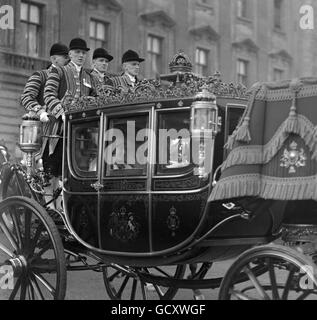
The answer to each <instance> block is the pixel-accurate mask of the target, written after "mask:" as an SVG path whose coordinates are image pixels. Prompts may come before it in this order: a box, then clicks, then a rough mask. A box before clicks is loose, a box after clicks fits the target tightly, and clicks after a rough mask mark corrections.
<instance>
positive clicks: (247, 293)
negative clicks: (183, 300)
mask: <svg viewBox="0 0 317 320" xmlns="http://www.w3.org/2000/svg"><path fill="white" fill-rule="evenodd" d="M256 266H263V268H264V269H265V272H261V273H260V274H256V273H254V272H253V271H252V269H254V268H255V267H256ZM262 270H263V269H262ZM316 272H317V268H316V266H315V265H314V263H313V262H312V260H310V259H309V258H308V257H307V256H304V255H303V254H301V253H299V252H298V251H296V250H294V249H291V248H288V247H283V246H277V245H268V246H261V247H255V248H253V249H250V250H248V251H246V252H245V253H243V254H242V255H241V256H240V257H239V258H238V259H237V260H236V261H235V262H234V263H233V264H232V266H231V267H230V268H229V270H228V271H227V273H226V275H225V277H224V279H223V281H222V283H221V287H220V291H219V299H220V300H304V299H316V298H317V286H316V284H317V281H316V278H315V276H316V274H317V273H316ZM242 275H243V276H244V277H246V281H244V282H241V281H239V278H240V279H241V276H242Z"/></svg>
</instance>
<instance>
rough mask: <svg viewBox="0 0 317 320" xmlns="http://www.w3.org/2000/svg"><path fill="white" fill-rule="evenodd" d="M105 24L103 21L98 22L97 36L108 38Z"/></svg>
mask: <svg viewBox="0 0 317 320" xmlns="http://www.w3.org/2000/svg"><path fill="white" fill-rule="evenodd" d="M105 29H106V28H105V25H104V24H103V23H98V24H97V38H98V39H101V40H104V39H106V30H105Z"/></svg>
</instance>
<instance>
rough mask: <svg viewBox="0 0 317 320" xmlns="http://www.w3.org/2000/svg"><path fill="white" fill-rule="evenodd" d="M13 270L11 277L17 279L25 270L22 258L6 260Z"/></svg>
mask: <svg viewBox="0 0 317 320" xmlns="http://www.w3.org/2000/svg"><path fill="white" fill-rule="evenodd" d="M8 262H9V264H10V265H11V267H12V269H13V276H14V277H18V276H20V275H21V274H22V273H23V272H25V271H26V270H27V261H26V259H25V257H24V256H17V257H15V258H12V259H9V260H8Z"/></svg>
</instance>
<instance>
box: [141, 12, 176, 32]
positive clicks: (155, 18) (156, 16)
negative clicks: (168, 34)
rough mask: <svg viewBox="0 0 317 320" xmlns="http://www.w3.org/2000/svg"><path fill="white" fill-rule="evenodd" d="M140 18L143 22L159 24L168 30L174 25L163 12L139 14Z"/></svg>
mask: <svg viewBox="0 0 317 320" xmlns="http://www.w3.org/2000/svg"><path fill="white" fill-rule="evenodd" d="M140 17H141V18H142V19H143V20H144V21H149V22H159V23H161V24H162V25H163V26H166V27H168V28H172V27H174V26H175V24H176V22H175V21H174V20H173V19H172V18H171V17H170V16H169V15H168V14H167V13H166V12H165V11H164V10H156V11H150V12H144V13H141V14H140Z"/></svg>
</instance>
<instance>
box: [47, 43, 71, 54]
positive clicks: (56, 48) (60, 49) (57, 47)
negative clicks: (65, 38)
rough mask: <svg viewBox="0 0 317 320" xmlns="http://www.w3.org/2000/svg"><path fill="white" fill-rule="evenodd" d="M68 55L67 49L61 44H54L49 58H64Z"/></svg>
mask: <svg viewBox="0 0 317 320" xmlns="http://www.w3.org/2000/svg"><path fill="white" fill-rule="evenodd" d="M67 54H68V47H67V46H65V45H64V44H62V43H54V44H53V45H52V47H51V50H50V56H55V55H56V56H64V55H67Z"/></svg>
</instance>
